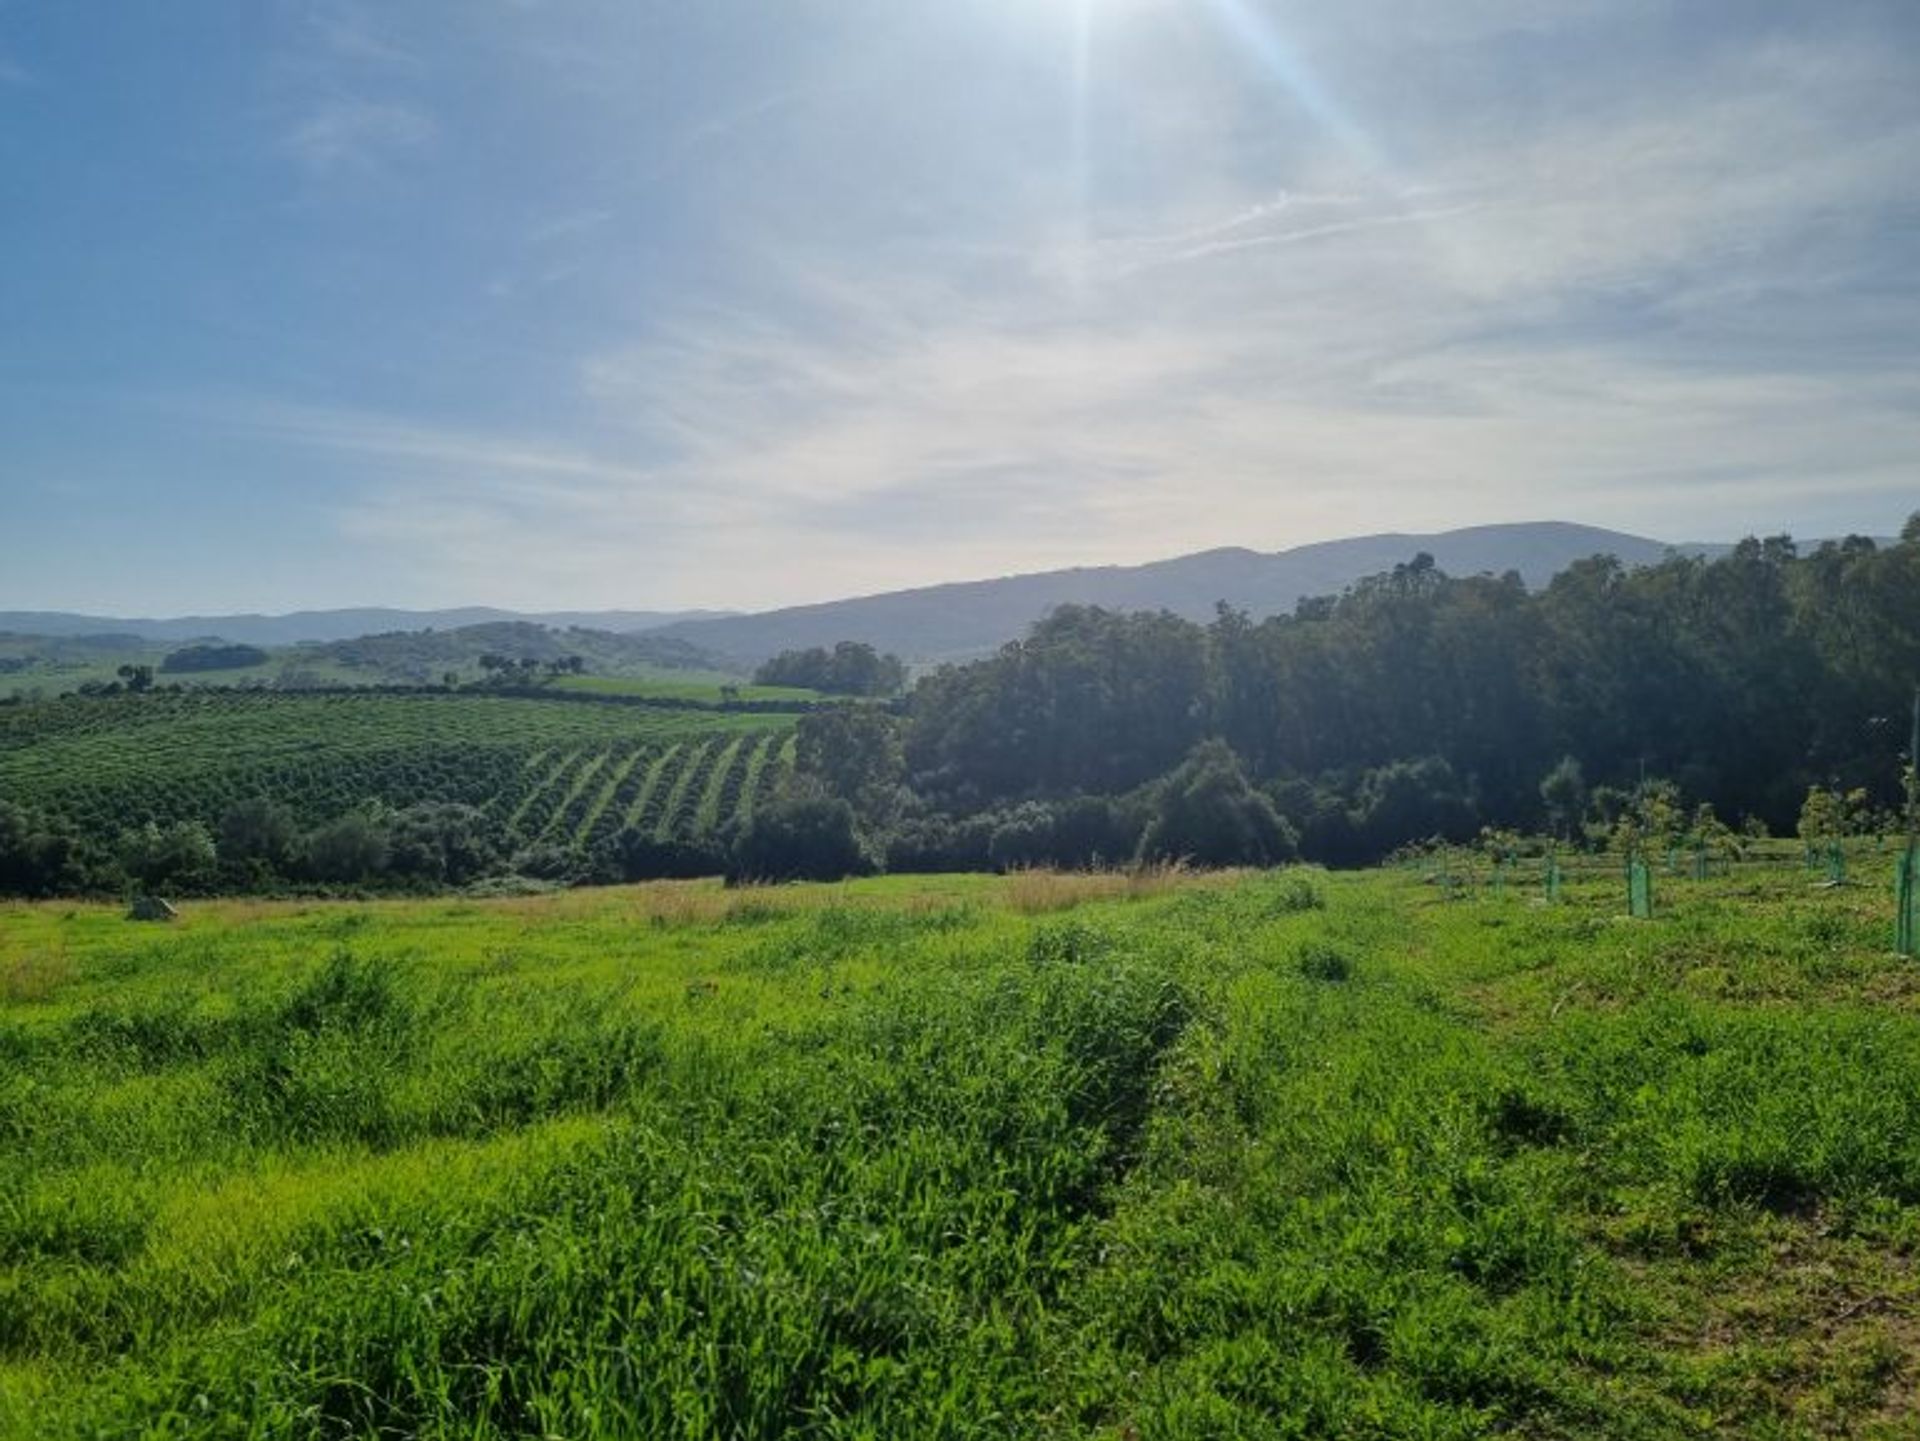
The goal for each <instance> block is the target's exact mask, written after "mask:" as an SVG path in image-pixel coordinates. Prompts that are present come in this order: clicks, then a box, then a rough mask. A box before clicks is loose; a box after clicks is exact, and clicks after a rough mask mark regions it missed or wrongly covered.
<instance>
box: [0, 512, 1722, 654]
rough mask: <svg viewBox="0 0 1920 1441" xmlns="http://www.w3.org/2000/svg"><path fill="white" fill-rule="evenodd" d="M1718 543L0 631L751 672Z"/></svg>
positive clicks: (1255, 554) (1391, 544)
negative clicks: (437, 645) (1067, 614)
mask: <svg viewBox="0 0 1920 1441" xmlns="http://www.w3.org/2000/svg"><path fill="white" fill-rule="evenodd" d="M1727 549H1728V547H1727V546H1724V545H1703V544H1684V545H1674V544H1670V543H1668V542H1665V541H1659V540H1649V539H1648V538H1646V537H1645V536H1638V535H1628V534H1625V533H1623V532H1621V531H1614V530H1601V529H1598V528H1596V527H1593V526H1585V525H1571V524H1567V523H1565V522H1561V521H1541V522H1532V523H1525V524H1515V525H1484V526H1474V527H1472V528H1470V529H1466V530H1451V531H1445V532H1441V533H1439V534H1435V535H1403V534H1398V533H1391V534H1385V535H1368V536H1361V537H1358V538H1355V539H1352V540H1335V541H1325V542H1322V543H1320V544H1316V545H1303V546H1298V547H1296V548H1294V549H1292V550H1283V551H1276V552H1261V551H1254V550H1245V549H1240V548H1237V547H1231V548H1226V549H1221V550H1208V551H1201V552H1199V553H1198V554H1195V555H1184V556H1180V557H1177V558H1176V559H1173V560H1162V561H1155V562H1152V563H1151V564H1148V565H1130V566H1117V565H1116V566H1096V567H1087V568H1076V569H1073V570H1053V571H1043V572H1039V573H1037V574H1031V575H1014V576H1006V577H1002V578H1000V579H997V580H976V581H964V582H960V583H956V584H950V585H934V586H924V587H921V588H918V589H914V590H900V591H891V592H888V593H886V594H883V595H869V596H860V597H857V598H854V599H850V600H836V601H828V602H825V603H823V604H819V605H802V606H790V607H787V608H785V609H781V610H770V611H764V612H761V613H759V614H754V615H743V614H736V613H728V612H713V611H704V612H702V611H683V612H656V611H559V612H547V613H544V614H529V613H522V612H516V611H503V610H494V609H489V608H486V607H479V606H475V607H469V608H466V609H460V610H436V611H409V610H386V609H357V610H327V611H303V612H299V613H297V614H294V615H283V616H262V615H228V616H185V617H181V618H178V619H170V620H127V619H121V618H109V617H103V616H82V615H69V614H64V613H59V612H36V611H13V612H0V631H13V632H20V633H23V634H29V635H50V636H77V635H89V634H98V633H103V632H111V633H115V634H119V635H126V636H138V637H140V638H141V639H143V640H145V641H148V642H155V641H158V642H176V641H183V640H195V639H202V638H208V637H219V638H221V639H223V640H228V641H244V642H246V643H248V644H252V645H262V646H285V645H295V644H299V643H301V642H308V641H340V640H351V639H353V638H355V637H358V636H364V635H371V634H377V633H383V632H390V631H420V630H425V629H428V628H432V629H435V630H451V629H454V628H457V627H463V626H473V625H482V624H494V623H501V622H532V623H535V624H538V625H546V626H553V627H559V628H565V627H568V626H580V627H585V628H588V629H592V630H597V631H615V632H620V633H623V634H633V633H644V634H646V635H648V636H650V637H654V638H657V639H660V640H671V641H675V642H684V643H685V644H686V645H687V646H690V647H694V648H696V649H697V650H698V651H699V652H702V653H705V654H707V655H710V656H714V657H721V658H724V659H725V660H726V661H729V662H731V663H732V664H733V665H735V666H737V667H739V668H742V669H746V668H751V667H752V666H753V665H755V664H757V663H758V662H760V661H762V660H764V659H766V658H767V657H768V656H770V655H774V654H777V653H778V652H780V651H783V650H793V649H799V648H803V647H807V646H816V645H826V646H830V645H832V644H833V643H834V642H836V641H841V640H859V641H866V642H867V643H868V644H870V645H872V646H874V647H876V648H877V649H879V650H882V651H891V652H893V653H894V654H896V655H898V656H900V657H902V658H903V659H905V660H907V661H910V662H914V663H917V664H921V665H926V664H933V663H937V662H940V661H945V660H963V659H967V658H969V657H973V656H978V655H982V654H985V653H988V652H991V651H993V650H995V649H996V648H998V647H999V646H1001V645H1003V644H1005V643H1006V642H1007V641H1009V640H1013V639H1015V638H1017V637H1019V636H1021V635H1023V634H1025V633H1026V630H1027V628H1028V627H1029V626H1031V625H1032V624H1033V623H1034V621H1036V620H1038V619H1039V618H1040V617H1041V616H1043V615H1045V614H1046V613H1047V612H1048V611H1049V610H1051V609H1053V608H1054V607H1055V606H1059V605H1065V604H1070V603H1077V604H1085V605H1102V606H1108V607H1111V608H1113V609H1117V610H1163V609H1164V610H1170V611H1173V612H1174V613H1176V614H1178V615H1183V616H1187V617H1189V618H1191V619H1194V620H1207V619H1210V618H1211V617H1212V615H1213V608H1214V605H1215V603H1216V602H1219V601H1225V602H1226V603H1227V604H1229V605H1231V606H1235V607H1237V608H1239V609H1241V610H1244V611H1247V612H1248V613H1250V614H1251V615H1253V616H1255V617H1262V616H1267V615H1273V614H1276V613H1280V612H1285V611H1291V610H1292V609H1293V608H1294V606H1295V605H1296V604H1297V603H1298V602H1299V601H1300V599H1301V598H1302V597H1305V596H1314V595H1333V594H1337V593H1339V592H1340V591H1341V590H1344V589H1345V588H1346V587H1347V586H1350V585H1352V584H1353V583H1354V582H1355V581H1357V580H1360V579H1362V578H1364V577H1366V576H1369V575H1377V574H1379V573H1380V572H1382V571H1387V570H1391V569H1392V568H1393V567H1394V566H1396V565H1398V564H1400V563H1402V562H1404V561H1408V560H1411V559H1412V558H1413V557H1414V556H1415V555H1416V554H1417V553H1419V552H1421V551H1426V552H1427V553H1429V554H1430V555H1432V556H1433V558H1434V560H1435V561H1436V562H1437V563H1438V564H1439V566H1440V568H1441V569H1442V570H1444V571H1446V572H1448V573H1449V574H1451V575H1479V574H1483V573H1491V574H1496V575H1498V574H1504V573H1505V572H1507V571H1510V570H1512V571H1518V572H1519V573H1520V575H1521V577H1522V578H1523V579H1524V580H1525V581H1526V582H1527V584H1528V585H1530V586H1540V585H1544V584H1546V583H1547V582H1548V581H1549V580H1551V579H1552V578H1553V577H1554V576H1555V575H1557V574H1559V573H1560V572H1561V571H1562V570H1565V569H1566V568H1567V567H1568V566H1569V565H1571V564H1572V563H1573V562H1574V561H1576V560H1582V559H1584V558H1586V557H1587V556H1592V555H1613V556H1617V557H1618V558H1619V559H1620V561H1621V562H1622V563H1623V564H1625V565H1628V566H1641V565H1651V564H1654V563H1656V562H1658V561H1660V560H1663V559H1665V558H1666V557H1667V556H1668V555H1671V554H1673V553H1675V552H1681V553H1685V554H1690V555H1708V556H1711V555H1717V554H1721V553H1724V552H1725V551H1726V550H1727Z"/></svg>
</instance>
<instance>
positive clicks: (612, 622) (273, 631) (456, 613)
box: [0, 605, 729, 646]
mask: <svg viewBox="0 0 1920 1441" xmlns="http://www.w3.org/2000/svg"><path fill="white" fill-rule="evenodd" d="M727 614H729V612H726V611H712V610H680V611H658V610H599V611H571V610H568V611H548V612H545V613H539V614H530V613H525V612H521V611H511V610H495V609H493V608H492V607H490V606H483V605H474V606H463V607H461V608H459V609H456V610H389V609H386V608H383V607H360V608H357V609H352V610H302V611H295V612H294V613H293V614H291V615H188V616H178V617H175V618H172V619H167V620H129V619H126V618H124V617H118V616H99V615H74V614H71V613H69V612H66V611H51V610H9V611H0V631H8V632H12V633H14V634H17V635H52V636H76V635H113V636H118V637H123V638H124V637H137V638H138V639H140V640H142V641H147V642H161V643H168V642H173V641H183V640H208V639H213V638H218V639H220V640H228V641H240V642H243V643H245V644H247V645H267V646H273V645H299V644H301V643H302V642H304V641H336V640H355V639H357V638H358V637H360V636H363V635H382V634H385V633H387V632H389V631H419V630H457V629H459V628H460V627H463V626H472V625H496V624H500V623H503V622H516V621H521V622H526V621H530V622H532V623H533V624H535V625H545V626H552V627H554V628H556V629H560V630H564V629H566V628H567V627H568V626H584V627H585V628H587V629H589V630H606V631H618V632H622V633H627V632H632V631H642V630H657V629H659V628H660V627H662V626H666V625H671V624H673V623H675V622H678V621H696V620H705V619H712V618H717V617H720V616H724V615H727Z"/></svg>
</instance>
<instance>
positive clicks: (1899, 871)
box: [1893, 845, 1920, 960]
mask: <svg viewBox="0 0 1920 1441" xmlns="http://www.w3.org/2000/svg"><path fill="white" fill-rule="evenodd" d="M1893 907H1894V923H1893V949H1894V951H1895V953H1896V954H1898V955H1902V956H1905V957H1906V958H1907V959H1908V960H1912V959H1913V955H1914V946H1915V941H1916V935H1915V933H1916V932H1920V846H1912V845H1910V846H1908V847H1907V849H1906V852H1905V853H1904V854H1903V855H1902V856H1901V857H1900V859H1899V860H1898V861H1897V862H1896V863H1895V865H1894V872H1893Z"/></svg>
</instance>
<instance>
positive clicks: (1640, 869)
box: [1627, 851, 1653, 921]
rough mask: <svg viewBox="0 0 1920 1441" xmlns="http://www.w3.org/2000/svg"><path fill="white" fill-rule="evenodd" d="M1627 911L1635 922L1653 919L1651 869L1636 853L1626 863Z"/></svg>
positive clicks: (1642, 857)
mask: <svg viewBox="0 0 1920 1441" xmlns="http://www.w3.org/2000/svg"><path fill="white" fill-rule="evenodd" d="M1627 911H1628V913H1629V914H1630V915H1632V916H1633V918H1634V919H1635V920H1637V921H1650V920H1652V919H1653V869H1652V867H1650V866H1649V865H1648V864H1647V861H1646V857H1644V856H1642V855H1641V854H1640V853H1639V852H1638V851H1635V852H1634V853H1633V856H1632V858H1631V859H1629V860H1628V862H1627Z"/></svg>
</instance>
